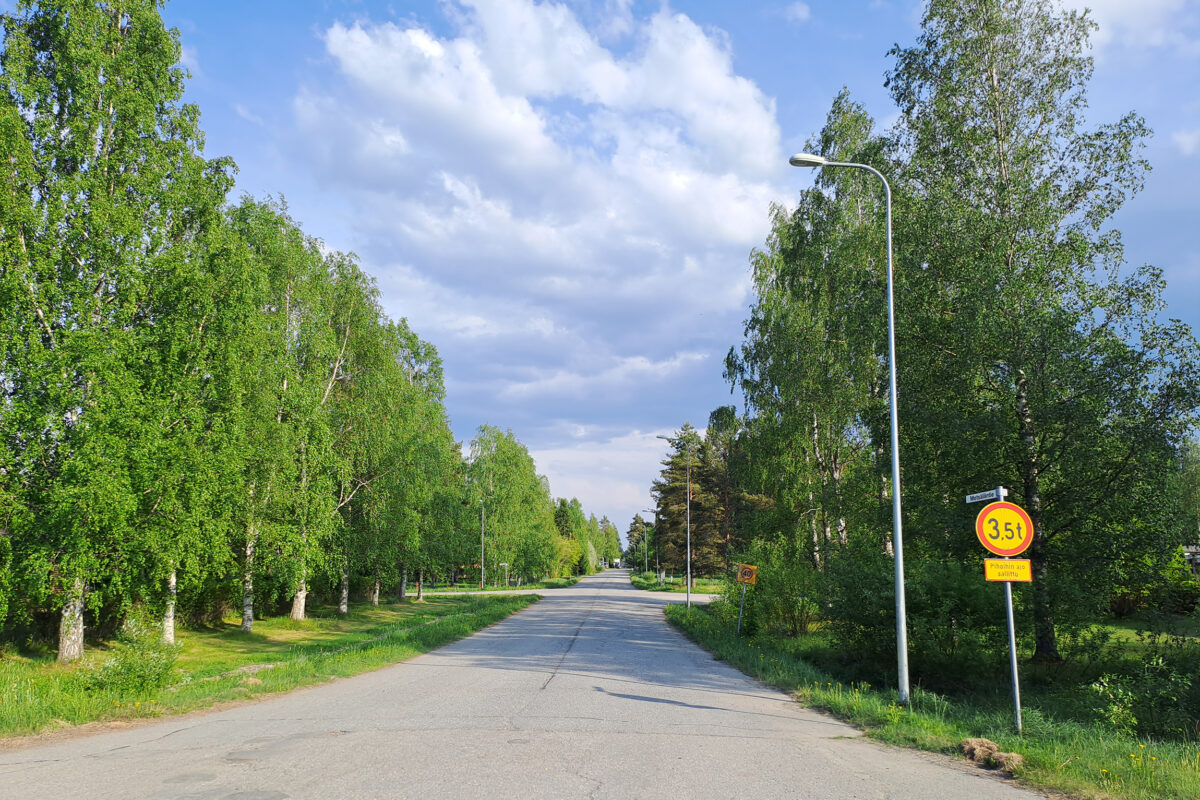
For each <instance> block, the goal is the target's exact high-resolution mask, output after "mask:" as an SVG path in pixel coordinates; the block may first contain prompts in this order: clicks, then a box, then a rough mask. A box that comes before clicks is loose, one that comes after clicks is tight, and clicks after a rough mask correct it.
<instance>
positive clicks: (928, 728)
mask: <svg viewBox="0 0 1200 800" xmlns="http://www.w3.org/2000/svg"><path fill="white" fill-rule="evenodd" d="M666 614H667V618H668V619H669V620H670V621H671V623H672V624H674V625H675V626H676V627H678V628H679V629H680V630H682V631H683V632H684V633H685V634H686V635H687V636H688V637H690V638H691V639H692V640H693V641H695V642H696V643H697V644H699V645H701V646H702V647H704V648H705V649H707V650H709V651H710V652H712V653H713V655H714V656H715V657H716V658H718V659H720V660H722V661H725V662H727V663H729V664H730V665H731V666H734V667H736V668H737V669H739V670H741V671H742V672H744V673H746V674H747V675H750V676H752V677H754V678H757V679H758V680H760V681H762V682H763V683H766V684H769V685H772V686H776V687H778V688H780V689H784V690H786V691H788V692H791V693H793V695H794V696H795V698H796V699H797V700H798V701H799V702H801V703H803V704H805V705H807V706H811V707H814V708H819V709H824V710H826V711H829V712H831V713H832V714H833V715H834V716H837V717H839V718H841V719H844V720H846V721H847V722H851V723H853V724H855V725H857V726H859V727H860V728H862V729H863V730H864V731H865V732H866V733H867V734H868V735H870V736H872V737H873V738H876V739H880V740H883V741H887V742H891V743H894V744H899V745H904V746H909V747H916V748H919V749H922V750H931V751H936V752H942V753H954V754H957V753H958V752H959V744H960V743H961V742H962V740H963V739H966V738H969V737H984V738H987V739H991V740H993V741H995V742H996V743H997V744H999V745H1000V749H1001V750H1003V751H1005V752H1016V753H1020V754H1021V755H1022V756H1024V758H1025V764H1024V766H1023V767H1020V768H1018V769H1016V770H1015V774H1016V777H1017V778H1018V779H1019V780H1020V781H1022V782H1023V783H1026V784H1028V785H1030V786H1035V787H1038V788H1041V789H1049V790H1052V791H1058V792H1063V793H1066V794H1069V795H1072V796H1076V797H1086V798H1105V799H1106V800H1107V799H1108V798H1131V800H1196V798H1200V746H1198V745H1197V744H1196V743H1194V742H1193V743H1182V742H1173V743H1162V742H1154V741H1150V740H1139V739H1137V738H1134V737H1131V736H1127V735H1122V734H1120V733H1117V732H1115V731H1113V730H1112V729H1110V728H1107V727H1105V726H1102V725H1099V724H1093V725H1089V724H1084V723H1080V722H1075V721H1065V720H1056V719H1054V718H1052V717H1051V716H1049V715H1047V714H1044V713H1042V712H1041V711H1040V710H1039V709H1037V708H1032V707H1030V708H1026V709H1025V710H1024V714H1023V718H1024V734H1023V735H1017V733H1016V732H1015V730H1014V726H1013V721H1012V712H1011V709H1010V710H1008V711H1002V710H999V709H994V708H989V707H988V706H983V707H980V706H978V705H976V704H973V703H971V702H970V701H969V700H951V699H948V698H946V697H943V696H941V695H937V694H934V693H932V692H925V691H922V690H920V689H914V690H913V691H912V693H911V698H910V703H909V704H908V705H907V706H901V705H900V704H899V702H898V699H899V698H898V696H897V694H896V692H895V691H893V690H891V689H887V688H881V687H876V686H872V685H870V684H869V683H853V682H851V683H846V682H842V681H839V680H837V679H836V678H835V677H833V676H831V675H830V674H828V673H826V672H823V671H822V670H819V669H817V668H816V667H814V666H812V665H811V664H809V663H807V662H805V661H804V660H802V659H799V658H797V657H795V656H794V655H792V654H790V653H789V652H788V651H787V649H786V647H782V646H779V644H778V642H777V640H774V639H772V637H768V636H760V637H755V638H753V639H751V638H745V637H740V636H738V635H736V633H735V632H734V631H733V630H732V629H730V628H729V627H728V626H727V625H724V624H722V623H721V622H720V621H719V620H717V619H716V618H715V617H714V616H712V615H711V614H709V613H708V611H706V610H705V609H703V608H697V607H693V608H692V609H691V610H690V611H689V610H688V609H686V608H684V607H683V606H680V605H672V606H668V607H667V608H666Z"/></svg>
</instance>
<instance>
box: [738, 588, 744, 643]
mask: <svg viewBox="0 0 1200 800" xmlns="http://www.w3.org/2000/svg"><path fill="white" fill-rule="evenodd" d="M745 607H746V584H744V583H743V584H742V602H741V603H740V604H739V605H738V629H737V632H738V633H741V632H742V609H743V608H745Z"/></svg>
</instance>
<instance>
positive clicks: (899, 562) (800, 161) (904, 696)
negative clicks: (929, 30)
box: [788, 153, 908, 703]
mask: <svg viewBox="0 0 1200 800" xmlns="http://www.w3.org/2000/svg"><path fill="white" fill-rule="evenodd" d="M788 163H789V164H791V165H792V166H793V167H815V168H821V167H851V168H853V169H865V170H866V171H867V172H870V173H872V174H874V175H875V176H876V177H877V178H879V180H880V181H882V182H883V196H884V200H885V201H886V202H885V206H886V209H887V313H888V395H889V397H888V399H889V405H890V406H891V429H892V550H893V552H894V553H895V566H896V665H897V671H898V675H897V678H898V682H899V684H900V687H899V688H900V702H901V703H907V702H908V624H907V620H906V616H905V611H904V538H903V536H902V535H901V526H900V422H899V417H898V416H897V411H896V302H895V292H894V289H893V279H892V187H891V186H889V185H888V182H887V178H885V177H883V173H881V172H880V171H879V170H877V169H875V168H874V167H871V166H868V165H866V164H855V163H852V162H847V161H830V160H829V159H827V158H825V156H818V155H813V154H811V153H797V154H796V155H794V156H792V157H791V158H790V159H788Z"/></svg>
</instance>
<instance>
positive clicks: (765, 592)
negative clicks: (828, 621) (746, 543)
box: [722, 537, 827, 636]
mask: <svg viewBox="0 0 1200 800" xmlns="http://www.w3.org/2000/svg"><path fill="white" fill-rule="evenodd" d="M739 561H740V562H742V563H747V564H754V565H756V566H757V567H758V574H757V576H756V581H755V583H754V585H753V586H747V587H746V601H745V609H744V611H743V615H742V631H743V632H745V633H747V634H754V633H755V632H757V631H759V630H762V631H774V632H779V633H782V634H784V635H787V636H800V635H803V634H807V633H808V632H809V631H810V630H811V628H812V626H813V625H814V623H816V622H817V620H818V619H819V618H820V617H821V614H820V608H821V606H822V604H823V601H824V599H825V597H826V595H827V589H826V585H825V584H826V576H825V574H823V573H822V572H821V571H820V570H818V569H817V568H816V567H815V566H813V563H812V560H811V557H810V554H809V553H806V552H804V551H803V550H800V549H799V548H797V547H796V546H795V543H794V542H793V541H790V540H788V539H787V538H785V537H776V538H775V539H771V540H767V539H760V540H758V541H756V542H754V543H753V544H752V545H751V547H750V549H749V550H747V551H746V552H745V553H744V554H742V555H741V556H740V557H739ZM741 596H742V588H741V584H739V583H738V582H737V580H736V576H734V575H731V576H730V577H728V578H726V581H725V587H724V593H723V598H724V601H725V602H724V603H723V604H722V607H723V608H725V609H727V613H729V614H732V615H734V618H736V614H737V608H738V605H739V604H740V603H741Z"/></svg>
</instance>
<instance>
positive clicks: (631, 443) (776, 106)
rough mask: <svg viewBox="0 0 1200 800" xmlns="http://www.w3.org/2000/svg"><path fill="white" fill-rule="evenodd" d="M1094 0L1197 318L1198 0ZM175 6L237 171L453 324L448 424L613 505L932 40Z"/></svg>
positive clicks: (774, 14)
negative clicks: (837, 137) (841, 96)
mask: <svg viewBox="0 0 1200 800" xmlns="http://www.w3.org/2000/svg"><path fill="white" fill-rule="evenodd" d="M1069 2H1070V4H1071V5H1073V6H1076V7H1080V6H1082V5H1083V2H1076V0H1069ZM1090 5H1091V7H1092V8H1093V12H1094V18H1095V19H1096V21H1097V22H1098V23H1099V26H1100V27H1099V30H1098V32H1097V34H1096V36H1095V37H1094V51H1093V55H1094V56H1095V58H1096V71H1095V75H1094V77H1093V80H1092V83H1091V88H1090V99H1091V105H1090V109H1089V110H1090V114H1091V119H1090V121H1091V122H1092V123H1093V124H1099V123H1103V122H1107V121H1115V120H1116V119H1118V118H1119V117H1120V116H1121V115H1123V114H1124V113H1126V112H1128V111H1130V110H1133V111H1136V112H1138V113H1140V114H1141V115H1143V116H1144V117H1145V118H1146V119H1147V122H1148V124H1149V125H1150V127H1151V128H1152V129H1153V130H1154V132H1155V135H1154V138H1153V139H1152V140H1151V141H1150V143H1149V146H1148V147H1147V149H1146V151H1145V155H1146V156H1147V157H1148V158H1149V160H1150V161H1151V163H1152V165H1153V168H1154V169H1153V172H1152V174H1151V175H1150V177H1149V178H1148V180H1147V183H1146V187H1145V190H1144V191H1143V192H1142V194H1141V195H1139V196H1138V197H1137V198H1135V199H1134V200H1133V201H1132V202H1131V203H1130V204H1128V205H1127V207H1126V208H1125V209H1124V210H1123V211H1122V212H1120V214H1119V216H1118V217H1117V219H1116V221H1115V226H1116V227H1117V228H1119V229H1120V230H1122V232H1123V235H1124V242H1125V246H1126V256H1127V259H1128V261H1129V263H1130V264H1134V265H1137V264H1142V263H1151V264H1155V265H1157V266H1159V267H1161V268H1162V269H1163V270H1164V272H1165V275H1166V279H1167V289H1166V293H1165V296H1166V301H1167V309H1166V310H1165V312H1164V313H1165V314H1166V315H1168V316H1171V317H1176V318H1180V319H1183V320H1184V321H1186V322H1188V323H1190V324H1191V325H1192V327H1193V328H1200V238H1198V237H1197V234H1198V233H1200V195H1198V193H1197V191H1196V187H1197V186H1200V0H1096V1H1095V2H1093V3H1091V4H1090ZM5 6H8V7H10V8H11V6H12V3H11V2H5V0H0V7H5ZM163 16H164V17H165V19H166V21H167V23H168V25H170V26H173V27H176V28H178V30H179V32H180V38H181V42H182V44H183V58H182V62H183V64H184V65H185V66H186V67H187V69H188V70H189V71H190V72H191V75H192V77H191V79H190V80H189V82H188V89H187V96H186V99H187V100H188V101H189V102H193V103H196V104H198V105H199V107H200V110H201V113H202V127H203V128H204V129H205V131H206V132H207V146H206V154H207V155H208V156H210V157H212V156H226V155H227V156H232V157H233V159H234V160H235V161H236V162H237V164H238V166H239V169H240V172H239V175H238V182H237V187H238V188H237V194H241V193H248V194H251V195H254V196H256V197H258V198H265V197H266V196H268V195H272V196H282V197H284V198H285V199H286V201H287V203H288V206H289V208H290V212H291V214H292V215H293V216H294V217H295V218H296V219H297V220H298V221H299V222H300V223H301V225H302V227H303V228H304V230H305V231H306V232H308V233H309V234H311V235H314V236H317V237H319V238H321V239H323V240H324V241H325V242H326V244H327V245H328V246H330V247H332V248H335V249H338V250H343V251H353V252H355V253H357V254H358V256H359V258H360V259H361V262H362V264H363V266H364V267H365V269H366V270H367V271H368V272H369V273H370V274H372V275H373V276H374V277H375V279H376V280H377V281H378V285H379V289H380V292H381V299H382V305H383V307H384V310H385V311H386V312H387V313H388V315H389V316H391V317H393V318H400V317H406V318H407V319H408V320H409V322H410V324H411V325H412V326H413V328H414V330H416V331H417V333H418V334H419V335H420V336H421V337H422V338H424V339H426V340H429V341H431V342H433V343H434V344H435V345H436V346H437V347H438V349H439V351H440V354H441V356H442V358H443V360H444V363H445V374H446V381H447V409H448V412H449V414H450V418H451V424H452V427H453V430H454V432H455V434H456V435H457V437H458V438H459V439H461V440H464V441H469V439H470V438H471V437H472V436H473V435H474V433H475V431H476V429H477V428H478V427H479V426H480V425H482V424H491V425H496V426H499V427H501V428H511V429H512V431H513V432H514V434H515V435H516V436H517V438H519V439H520V440H521V441H522V442H524V443H525V444H526V446H527V447H528V448H529V450H530V452H531V453H532V455H533V456H534V459H535V460H536V462H537V465H538V470H539V472H541V473H544V474H545V475H547V476H548V477H549V480H550V485H551V491H552V493H553V494H554V495H555V496H560V497H578V498H579V499H580V501H581V502H582V503H583V506H584V509H585V510H586V511H587V512H589V513H593V514H595V515H596V516H597V517H599V516H601V515H606V516H608V517H609V518H610V519H611V520H612V521H613V522H614V523H615V524H616V525H617V527H618V528H619V529H620V530H621V531H622V532H623V531H624V530H625V529H626V528H627V527H628V525H629V522H630V520H631V518H632V517H633V515H634V514H635V513H638V512H639V511H641V510H642V509H647V508H651V507H652V501H651V498H650V494H649V490H650V484H651V481H652V480H653V479H654V477H655V476H656V475H657V473H658V471H659V469H660V466H661V465H660V462H661V460H662V458H663V457H664V455H665V453H666V449H667V444H666V442H664V441H662V440H659V439H657V438H656V437H657V436H658V435H664V434H671V433H673V432H675V431H676V430H677V429H678V428H679V427H680V426H681V425H682V424H683V423H684V422H685V421H689V422H691V423H692V424H693V425H695V426H696V427H700V428H703V427H704V426H705V424H706V423H707V420H708V414H709V412H710V411H712V410H713V409H714V408H716V407H717V406H720V405H724V404H730V403H733V404H737V403H738V401H739V400H740V398H739V397H738V396H737V395H736V394H732V393H731V391H730V387H729V384H728V383H727V382H726V381H725V380H724V378H723V377H722V369H723V361H724V357H725V354H726V353H727V352H728V350H729V348H730V347H731V346H732V345H734V344H736V343H737V342H738V341H739V340H740V338H741V333H742V323H743V321H744V319H745V318H746V316H747V312H748V308H749V305H750V303H751V302H752V301H753V296H752V287H751V284H750V271H749V261H748V258H749V255H750V252H751V250H752V249H754V248H756V247H760V246H762V245H763V243H764V241H765V238H766V235H767V232H768V213H769V208H770V205H771V203H789V202H794V200H795V198H796V195H797V193H798V191H799V190H800V189H802V188H805V187H806V186H808V185H809V184H810V183H811V180H812V178H811V174H810V173H808V171H807V170H798V169H795V168H792V167H790V166H789V165H788V163H787V158H788V156H789V155H790V154H791V153H793V152H797V151H800V150H802V149H804V143H805V140H806V139H807V138H808V137H809V136H811V135H812V134H813V133H814V132H815V131H817V130H818V129H819V128H820V127H821V125H822V123H823V120H824V117H825V115H826V113H827V111H828V110H829V107H830V104H831V102H832V100H833V97H834V96H835V94H836V93H837V92H838V91H839V90H840V89H841V88H842V87H843V86H844V87H846V88H848V89H849V91H850V93H851V96H852V98H853V99H855V100H857V101H858V102H860V103H862V104H864V105H865V106H866V108H867V110H868V111H869V112H871V113H872V114H873V115H874V116H875V118H876V120H877V122H878V124H879V126H880V128H881V129H885V128H887V127H888V126H890V125H891V124H892V123H893V122H894V121H895V109H894V107H893V106H892V104H891V102H890V99H889V97H888V94H887V91H886V89H885V88H884V85H883V79H884V75H885V73H886V72H887V71H888V70H889V69H890V67H891V63H892V62H891V59H890V58H889V56H888V51H889V49H891V48H892V47H893V46H894V45H896V44H899V45H901V46H908V45H911V44H912V43H913V42H914V41H915V39H916V37H917V35H918V26H919V22H920V17H921V4H920V3H917V2H910V1H909V0H873V1H871V0H862V1H861V2H855V1H854V0H809V1H808V2H786V0H781V1H780V2H759V1H758V0H740V1H739V2H724V1H721V0H711V1H709V2H686V1H685V0H677V2H672V3H667V2H640V0H559V2H549V1H546V2H533V0H441V1H440V2H439V1H436V0H435V1H432V2H419V1H418V2H401V1H400V0H393V1H392V2H386V1H385V0H378V1H376V0H347V1H346V2H333V0H324V1H318V0H253V2H244V0H241V1H239V2H230V1H228V0H171V2H168V3H167V4H166V6H165V8H164V10H163ZM231 199H234V198H231ZM881 313H883V311H882V310H881ZM898 325H900V326H902V325H903V319H902V318H901V319H899V320H898ZM644 516H648V515H644Z"/></svg>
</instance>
